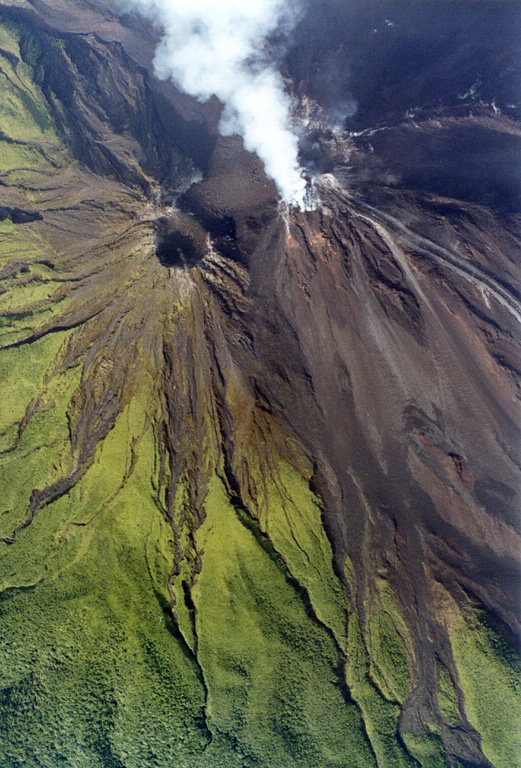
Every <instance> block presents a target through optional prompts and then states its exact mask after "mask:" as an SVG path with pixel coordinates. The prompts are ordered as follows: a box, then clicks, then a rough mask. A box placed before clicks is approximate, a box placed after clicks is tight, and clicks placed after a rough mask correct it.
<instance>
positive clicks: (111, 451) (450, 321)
mask: <svg viewBox="0 0 521 768" xmlns="http://www.w3.org/2000/svg"><path fill="white" fill-rule="evenodd" d="M17 6H18V7H17ZM31 8H32V9H33V10H31ZM78 8H79V7H78V6H77V5H76V4H74V3H69V2H67V3H64V4H63V9H62V10H63V13H61V14H60V18H59V19H56V18H55V17H54V16H52V15H51V14H50V12H49V9H48V6H47V5H46V3H34V4H32V3H31V4H28V3H20V4H18V3H17V4H12V3H7V4H6V3H4V4H2V5H1V6H0V9H1V20H2V38H1V43H0V48H1V49H2V50H1V51H0V56H1V59H0V63H1V77H2V85H1V87H2V92H3V93H4V94H5V99H4V100H3V102H2V105H3V106H2V108H3V114H4V117H3V120H2V137H1V138H2V144H1V153H0V166H1V167H0V173H1V175H0V183H1V185H2V186H1V189H0V193H1V194H0V210H1V211H5V212H6V215H5V216H4V215H2V221H1V222H0V256H1V259H2V261H1V264H0V270H1V271H0V278H1V283H0V285H2V287H3V288H4V291H3V293H2V295H1V296H0V299H1V300H2V306H1V313H2V314H1V317H2V327H1V330H2V336H1V338H0V344H1V349H0V366H1V370H2V380H3V388H4V395H3V404H4V407H3V410H2V417H1V418H2V422H1V435H2V444H1V450H2V455H1V467H0V469H1V472H2V480H1V485H2V488H4V489H5V490H4V491H3V497H2V509H1V510H0V512H1V513H2V514H1V517H0V523H1V533H0V536H1V539H2V540H1V542H0V547H1V552H0V555H1V558H2V560H1V562H2V571H1V574H2V581H1V589H2V592H1V595H0V596H1V603H0V609H1V611H2V633H3V642H4V647H5V649H6V653H5V654H4V655H3V658H2V677H3V683H2V701H1V713H2V716H1V717H2V719H1V720H0V734H1V739H2V750H3V754H4V756H5V757H4V762H5V764H6V765H7V766H16V765H19V764H21V763H22V762H24V763H25V764H26V765H30V766H40V765H45V766H51V767H54V766H55V765H58V764H65V765H72V766H75V765H78V766H79V765H85V764H87V763H88V764H89V766H90V765H92V766H96V765H99V766H100V767H101V766H117V767H118V768H120V767H121V766H125V768H127V766H128V767H130V766H132V767H134V766H135V767H136V768H137V767H138V766H143V765H148V764H150V765H158V766H166V765H171V764H173V763H175V765H177V766H183V765H186V766H194V765H200V766H207V767H208V768H216V766H226V767H227V768H229V767H233V766H237V767H238V766H253V765H259V766H273V767H275V766H277V768H281V767H283V768H286V766H287V767H288V768H290V766H291V767H293V766H295V767H296V766H298V767H299V768H305V767H307V766H309V765H319V766H321V768H329V766H331V768H333V766H338V767H340V766H342V767H344V766H349V767H350V768H351V767H352V766H357V767H358V768H366V766H367V767H369V766H371V768H373V767H374V766H378V768H385V767H386V766H389V767H391V766H418V765H421V766H423V768H430V767H431V766H440V767H441V766H447V765H451V766H458V765H460V766H490V765H493V766H495V767H496V768H511V767H512V766H515V765H517V764H518V762H519V755H520V754H521V751H520V750H519V744H518V736H516V735H515V734H513V733H512V731H513V728H512V719H513V716H512V714H511V713H512V712H514V710H515V708H516V707H517V705H518V701H517V697H516V693H515V691H516V685H517V683H516V680H517V678H516V676H515V675H518V671H516V670H518V667H517V666H516V664H517V661H516V657H515V654H514V651H513V650H512V648H513V647H515V645H516V642H517V640H516V638H518V637H519V619H520V617H519V606H518V600H517V594H518V590H519V563H518V560H519V537H520V532H519V518H518V514H517V510H518V508H519V506H518V500H517V494H518V491H519V472H520V468H519V454H518V445H519V429H518V425H517V415H518V411H517V402H518V398H519V371H520V368H519V362H518V347H517V338H518V333H519V320H520V318H521V307H520V303H519V285H518V276H517V273H516V263H517V259H518V253H519V241H518V237H517V233H516V230H515V228H514V227H513V226H512V223H511V220H510V219H509V218H508V217H507V216H506V214H505V212H504V211H503V212H502V213H498V212H497V211H493V210H492V209H491V208H490V206H487V205H485V204H484V202H487V201H481V202H480V201H476V200H475V199H472V200H470V201H469V200H467V199H466V198H465V197H464V196H462V197H463V198H464V199H458V198H457V197H451V196H450V195H447V196H443V195H442V194H440V192H439V190H435V189H434V190H433V189H431V188H427V189H425V190H423V191H421V192H419V191H418V190H417V189H414V185H412V186H407V185H406V188H405V189H402V190H399V189H397V188H396V186H395V185H393V184H391V185H387V184H382V183H381V179H380V177H378V181H377V182H375V183H373V182H371V180H369V181H368V180H367V179H361V178H360V167H361V166H362V165H363V163H364V158H365V157H366V153H367V152H368V151H369V150H368V149H367V147H366V146H365V145H364V144H363V141H364V139H363V138H362V139H357V138H356V137H349V136H344V137H343V143H341V146H340V148H338V147H337V148H336V149H335V152H336V151H338V152H340V155H341V156H340V157H336V159H333V161H330V167H329V168H328V170H329V171H332V173H328V174H323V175H321V176H320V177H318V178H317V180H316V184H317V186H318V187H319V189H320V199H321V205H320V207H319V208H318V210H316V211H313V212H308V213H299V212H295V211H290V212H288V211H281V210H280V209H279V208H278V206H277V200H276V196H275V190H274V188H273V185H272V184H270V183H268V182H267V181H266V179H265V178H264V176H263V174H262V169H261V167H260V165H259V163H258V161H257V160H256V159H255V158H252V157H251V156H249V155H247V154H246V153H245V152H244V150H243V149H242V147H241V145H240V142H239V141H238V140H237V139H236V138H231V139H219V138H218V137H217V136H216V135H215V133H214V130H215V114H214V112H212V107H206V106H199V105H192V106H191V107H190V109H191V110H192V111H191V112H190V111H189V110H188V107H186V108H185V104H184V100H183V97H182V96H180V95H179V94H176V93H175V91H174V89H173V88H171V87H170V86H163V85H159V84H157V83H156V82H155V81H154V80H153V79H151V77H150V75H149V74H148V73H147V72H146V70H145V69H143V68H142V67H141V64H142V63H143V62H144V61H145V60H146V55H145V54H144V53H143V51H145V50H149V48H151V42H150V38H147V37H146V35H145V33H144V32H143V43H142V45H143V48H139V47H138V48H136V57H137V59H138V60H139V61H140V62H141V64H139V65H138V64H137V63H136V61H134V60H133V59H132V58H131V57H130V56H129V49H128V47H127V49H126V51H125V44H124V41H125V40H128V38H129V36H138V35H139V34H141V33H139V27H138V25H137V22H136V20H135V19H130V20H127V22H126V23H127V26H121V25H119V23H118V22H117V20H116V19H115V18H114V17H113V16H112V15H111V12H110V10H109V9H107V7H106V6H105V4H98V6H97V7H96V6H94V5H93V9H92V10H89V11H88V12H87V11H86V10H85V9H81V8H79V9H78ZM100 9H101V10H103V9H105V10H104V11H103V14H101V15H97V14H98V13H101V10H100ZM93 20H94V21H95V22H96V24H97V25H98V26H97V27H96V34H85V30H84V29H83V27H82V24H83V25H86V24H87V23H89V24H92V23H93ZM136 30H137V31H136ZM147 34H148V33H147ZM115 40H116V41H117V40H121V41H123V47H122V45H120V44H119V42H114V41H115ZM317 109H318V108H317ZM483 114H484V117H483V120H485V122H484V123H482V129H483V131H484V134H485V137H491V136H497V135H498V134H502V133H505V132H509V135H511V136H513V137H516V140H517V137H518V128H517V124H516V123H515V122H514V121H513V119H512V118H511V117H507V116H505V115H499V116H498V115H492V114H490V110H488V111H487V109H486V108H484V112H483ZM453 119H454V120H455V118H451V120H453ZM430 120H431V118H430V116H429V117H426V119H425V123H420V125H419V127H418V128H411V127H410V126H408V127H406V128H404V127H403V126H402V128H399V130H400V131H402V132H404V133H405V134H406V135H409V132H414V131H415V130H418V131H420V132H423V135H428V133H429V131H431V130H434V129H433V128H432V125H431V122H430ZM190 124H191V129H192V131H191V132H192V134H193V135H194V136H196V137H197V140H198V141H195V140H194V138H193V137H192V138H191V139H188V138H187V137H188V135H189V134H190V130H188V128H187V126H190ZM474 126H475V117H472V118H471V117H470V116H468V115H467V116H464V117H462V118H461V121H460V122H451V121H450V120H449V122H447V123H444V124H443V128H442V130H446V131H448V132H451V131H453V130H458V131H459V130H461V131H467V130H468V131H472V130H474ZM319 129H320V130H318V129H317V130H318V133H317V140H316V143H317V150H316V151H317V152H318V155H319V157H322V154H324V155H325V154H327V152H328V151H329V149H328V147H330V146H331V142H330V139H328V135H329V134H328V132H327V129H324V128H323V127H322V128H320V126H319ZM397 130H398V129H397ZM212 137H213V138H212ZM513 140H514V139H513ZM328 141H329V142H330V143H329V144H328ZM200 145H201V146H200ZM375 146H377V147H378V146H379V147H381V153H382V157H383V161H382V162H384V163H391V160H389V150H387V149H386V147H385V142H383V143H382V144H381V145H377V144H375ZM335 147H336V145H335ZM342 153H344V154H342ZM328 162H329V161H328ZM394 162H396V163H398V162H399V158H395V159H394ZM201 179H202V180H201ZM194 181H195V184H193V185H192V186H190V185H191V184H192V182H194ZM165 243H166V245H165ZM6 404H7V407H5V406H6ZM516 761H517V762H516Z"/></svg>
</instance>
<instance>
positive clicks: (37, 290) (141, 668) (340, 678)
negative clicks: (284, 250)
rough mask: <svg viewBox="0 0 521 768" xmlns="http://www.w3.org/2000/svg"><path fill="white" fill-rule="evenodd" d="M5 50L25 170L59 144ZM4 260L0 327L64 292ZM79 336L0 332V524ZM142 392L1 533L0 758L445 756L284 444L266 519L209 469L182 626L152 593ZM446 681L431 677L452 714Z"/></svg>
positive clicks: (160, 583) (482, 661) (474, 643)
mask: <svg viewBox="0 0 521 768" xmlns="http://www.w3.org/2000/svg"><path fill="white" fill-rule="evenodd" d="M19 34H20V29H18V28H17V27H14V26H10V25H6V26H4V27H3V28H1V31H0V48H3V49H4V50H7V51H9V52H11V53H12V54H14V55H15V56H17V57H19V56H20V50H19V47H18V42H17V39H18V36H19ZM31 45H36V42H35V41H30V40H29V41H26V46H28V48H30V46H31ZM0 68H1V73H0V88H1V91H2V100H1V101H0V112H1V121H0V123H1V125H2V134H1V136H0V173H1V174H2V177H3V178H4V180H8V182H9V183H10V184H11V185H13V186H16V185H17V184H22V182H24V184H25V183H27V182H30V181H31V179H33V178H34V177H35V176H36V175H42V174H43V175H45V174H47V173H48V174H52V173H55V172H56V169H59V168H60V167H65V166H66V165H67V164H68V163H70V162H71V159H70V157H69V156H68V153H67V151H66V149H65V147H64V146H63V145H62V144H61V143H60V139H59V136H58V135H57V133H56V131H55V130H54V129H53V126H52V120H51V118H50V114H49V111H48V108H47V105H46V102H45V99H44V98H43V96H42V94H41V92H40V91H39V89H38V87H37V86H36V85H35V84H34V82H33V78H32V72H31V69H30V67H29V66H28V65H27V64H24V63H23V62H20V63H19V64H16V65H15V64H14V63H13V60H12V59H10V58H8V57H7V58H6V57H5V56H2V55H0ZM20 189H22V187H20ZM27 194H28V195H29V194H30V193H29V192H27ZM39 232H40V230H39V229H38V225H37V224H35V225H32V224H24V225H13V224H11V223H10V222H9V221H4V222H0V269H1V268H3V267H4V266H8V267H9V266H12V265H13V263H14V262H16V261H17V260H20V258H21V257H22V256H23V257H27V258H29V259H32V260H35V259H41V258H43V257H47V256H48V254H49V245H48V244H47V243H46V242H45V241H42V239H41V237H40V235H39ZM33 272H34V273H35V274H37V279H34V280H28V278H29V277H31V275H32V274H33ZM13 275H14V279H13V280H12V281H11V284H10V286H9V291H7V292H6V293H4V294H3V295H1V296H0V300H1V302H2V304H1V305H0V312H3V315H2V316H1V318H0V319H1V327H0V332H1V334H2V335H1V343H2V344H6V343H12V342H13V341H16V340H17V339H21V338H23V337H25V336H26V334H27V333H28V332H30V330H31V328H33V327H34V325H35V323H41V322H42V319H47V318H49V317H52V315H53V313H54V312H55V311H56V307H57V306H58V304H59V302H60V299H59V296H58V297H56V296H55V294H54V293H53V292H54V291H55V288H56V285H55V284H53V282H52V279H51V277H52V276H51V275H50V273H49V270H48V268H47V267H46V266H45V265H38V269H37V270H36V268H35V269H34V270H33V267H32V265H30V267H29V272H27V271H24V272H19V271H17V270H16V269H15V270H14V272H13ZM73 333H75V331H59V332H56V333H54V334H52V335H49V336H46V337H44V338H43V339H41V340H39V341H35V342H33V343H31V344H23V345H21V346H15V347H12V348H8V349H0V378H1V382H2V399H1V405H2V408H1V410H0V450H1V451H2V454H1V455H0V488H2V495H1V501H0V536H6V537H8V536H9V535H10V533H11V532H12V530H13V528H14V527H15V526H16V525H17V524H18V523H19V522H20V521H21V520H23V518H24V515H25V511H26V509H27V506H28V503H29V499H30V496H31V492H32V490H33V489H34V488H43V487H45V486H47V485H50V484H51V483H53V482H55V481H56V480H58V479H59V478H60V477H63V476H64V475H65V474H67V473H68V472H70V470H71V467H72V465H73V463H74V456H73V453H72V451H71V447H70V442H69V427H70V424H69V411H70V401H71V398H73V396H74V394H75V393H76V392H77V390H78V387H79V386H80V383H81V376H82V361H78V363H77V364H76V365H75V366H74V367H69V368H67V367H65V368H64V369H62V368H61V367H60V366H59V361H60V360H61V359H62V358H63V355H64V353H65V350H66V349H67V344H68V343H69V341H70V338H71V334H73ZM153 410H154V388H153V382H152V381H151V380H150V379H149V378H147V375H145V374H143V375H142V377H141V379H140V382H139V386H138V387H136V389H135V393H134V396H133V399H132V400H131V402H130V403H129V404H127V405H126V406H125V407H124V409H123V411H122V412H121V413H120V415H119V417H118V418H117V420H116V423H115V426H114V428H113V429H112V430H111V431H110V432H109V433H108V436H107V437H106V438H105V439H104V440H103V441H102V442H100V443H99V444H98V447H97V450H96V453H95V456H94V460H93V463H92V465H91V466H90V468H89V469H88V470H87V472H86V474H85V475H84V476H83V477H82V478H81V479H80V480H79V482H78V483H77V484H76V485H75V486H74V488H73V489H72V490H70V491H69V492H68V493H66V494H65V495H63V496H61V497H60V498H59V499H57V500H56V501H54V502H53V503H52V504H49V505H48V506H44V507H42V508H41V509H39V510H38V512H37V514H36V516H35V518H34V520H33V522H32V523H31V524H30V525H29V526H28V527H27V528H25V529H24V530H22V531H20V532H19V534H18V535H17V538H16V541H15V543H13V544H6V543H0V612H1V620H0V644H1V646H2V648H3V652H2V654H1V655H0V752H1V754H2V768H14V767H15V766H22V765H23V766H25V767H26V768H38V767H39V766H45V767H46V768H55V767H56V766H61V765H64V766H71V767H76V768H80V766H81V767H82V768H83V766H89V768H91V767H92V768H96V767H99V768H111V767H112V766H114V767H115V768H123V767H124V768H142V767H143V766H147V767H148V766H161V767H163V766H165V767H166V766H169V767H170V766H176V768H183V766H187V768H188V767H190V768H195V766H196V765H199V766H200V767H201V768H220V767H225V768H234V766H237V768H238V767H239V766H264V767H266V768H268V767H269V768H297V767H299V768H307V766H311V765H313V766H317V767H318V768H374V766H376V764H377V763H378V766H379V767H380V768H408V767H409V766H413V765H415V766H417V765H419V764H420V765H422V766H423V768H438V767H439V768H441V767H442V766H444V765H446V763H445V761H444V759H443V757H442V755H441V752H440V748H439V739H438V737H437V734H436V733H434V732H433V733H432V735H431V736H430V737H428V736H423V737H418V736H416V737H413V736H411V737H410V738H409V737H408V738H407V739H406V740H405V741H406V745H407V747H408V748H409V750H410V752H411V753H412V754H413V755H415V757H416V760H417V762H415V761H414V760H413V759H412V758H411V757H410V755H409V754H408V753H407V751H406V750H405V749H404V747H403V745H401V744H400V742H399V740H398V739H397V738H396V731H397V721H398V715H399V712H400V706H399V705H400V703H402V702H403V701H404V699H405V697H406V695H407V691H408V686H409V668H408V662H407V658H408V656H410V653H411V652H410V649H409V648H408V640H407V632H406V628H405V626H404V622H403V619H402V618H401V616H400V613H399V611H398V609H397V606H396V601H395V599H394V598H393V595H392V593H391V592H390V590H389V587H388V585H387V584H386V583H385V582H383V581H382V582H381V583H379V585H378V588H377V591H376V593H375V597H374V602H373V608H372V610H371V611H369V613H368V615H369V619H368V623H367V627H366V633H367V637H366V638H365V642H364V640H363V639H362V634H361V631H360V626H359V621H358V618H357V616H356V612H355V611H354V609H353V606H350V605H349V600H348V596H347V592H346V591H345V589H344V586H343V585H342V584H341V583H340V581H339V580H338V579H337V577H336V576H335V574H334V573H333V569H332V565H331V562H332V555H331V549H330V545H329V542H328V540H327V537H326V535H325V533H324V530H323V527H322V523H321V509H320V503H319V501H318V500H317V499H316V497H315V496H314V495H313V494H312V493H311V492H310V490H309V485H308V482H307V479H306V477H305V473H303V475H301V474H299V473H297V472H296V471H295V470H292V469H291V468H290V467H288V466H287V465H286V464H283V463H282V462H281V463H280V464H279V465H278V467H277V468H276V469H275V470H273V468H271V469H272V474H270V473H269V472H268V473H267V474H268V479H266V478H262V482H261V480H260V478H259V479H258V480H259V482H258V487H259V488H260V487H261V486H262V485H264V487H265V492H264V495H263V496H262V498H260V499H259V508H258V509H257V510H254V511H255V512H256V513H257V516H258V519H253V518H249V517H248V516H247V515H246V513H245V512H244V511H241V510H239V509H236V508H235V507H234V506H233V505H232V504H231V503H230V501H229V499H228V498H227V495H226V492H225V489H224V486H223V484H222V482H221V480H220V479H219V477H218V475H217V474H214V475H213V477H212V479H211V482H210V485H209V489H208V494H207V497H206V501H205V504H204V508H205V514H206V518H205V520H204V523H203V525H202V526H201V527H200V528H199V530H198V531H197V533H196V545H197V548H198V550H199V551H200V552H201V553H202V558H201V570H200V573H199V575H198V576H197V577H196V578H195V581H194V584H193V587H192V594H191V599H192V601H193V605H190V604H188V603H187V602H185V601H183V600H182V599H181V597H180V594H179V589H178V587H177V593H178V605H177V612H178V615H179V622H180V630H181V631H179V630H178V629H177V627H176V626H175V625H174V622H173V621H172V619H171V618H170V614H169V613H168V611H165V610H164V609H165V608H166V607H167V606H168V603H169V599H170V596H169V593H168V588H167V585H168V581H169V575H170V572H171V568H172V560H173V550H172V544H171V538H172V530H171V527H170V525H169V523H168V521H167V520H166V519H165V517H164V516H163V514H162V513H161V511H160V509H159V508H158V503H157V501H158V500H157V498H156V495H157V494H156V489H157V487H158V486H159V485H160V483H158V479H157V471H158V466H159V464H160V462H159V461H158V451H159V445H158V440H157V435H156V432H155V428H154V419H153V418H152V417H153ZM252 465H255V462H252ZM180 493H181V495H182V487H181V488H180ZM186 498H188V496H186ZM190 572H191V570H190V568H188V567H186V568H185V570H183V571H182V573H181V576H180V578H182V577H183V576H184V575H188V574H189V573H190ZM348 615H349V620H348ZM181 632H182V634H181ZM477 632H478V630H475V632H474V633H470V634H468V633H464V632H461V633H460V634H459V635H458V636H457V637H456V638H455V639H454V647H455V652H456V657H457V661H458V664H459V668H460V675H461V682H462V685H463V688H464V690H465V694H466V698H467V703H468V709H469V718H470V719H471V722H473V723H474V724H475V725H476V727H479V728H480V729H481V730H482V732H483V734H484V748H485V750H486V752H487V754H488V755H489V757H490V759H491V760H492V761H493V762H494V764H495V765H497V768H506V767H507V765H508V766H509V768H510V766H513V765H514V763H513V762H507V760H509V759H510V758H513V755H512V754H510V753H509V752H508V749H512V748H506V747H504V746H503V745H502V740H503V739H504V735H501V736H498V735H495V734H496V731H495V729H496V719H497V718H495V717H493V716H492V715H491V714H490V713H491V712H492V711H496V709H497V708H496V701H495V700H494V698H497V697H491V695H490V692H489V693H487V687H486V685H487V684H486V682H485V681H486V679H487V678H486V677H485V675H484V674H483V670H484V669H485V667H486V665H487V663H488V661H487V660H488V659H489V658H490V654H489V652H488V651H487V649H486V647H485V645H483V643H484V642H485V641H484V640H483V638H482V636H481V635H479V636H478V635H477V634H476V633H477ZM487 637H488V636H487ZM194 651H197V657H196V656H195V654H194ZM494 658H495V657H494ZM504 668H505V667H504V665H502V664H501V663H500V661H498V662H497V665H496V666H494V667H491V668H489V670H488V674H489V676H490V674H492V675H493V677H494V683H495V685H496V690H497V691H498V695H499V693H501V695H502V693H503V692H507V693H508V691H510V689H511V679H506V678H505V679H503V677H504ZM346 681H347V685H348V686H349V690H350V693H349V692H348V691H347V687H346V685H345V683H346ZM499 681H501V683H499ZM449 682H450V681H447V680H443V682H442V683H441V684H440V690H441V691H442V692H443V693H442V700H443V707H444V708H445V710H446V711H447V715H450V717H452V718H455V717H457V713H455V705H454V695H453V692H451V690H450V685H449ZM498 686H499V687H498ZM488 690H489V691H490V688H489V689H488ZM443 697H445V698H443ZM509 701H510V700H509ZM440 703H441V701H440ZM498 733H501V731H498ZM506 741H508V739H506ZM370 742H371V743H370Z"/></svg>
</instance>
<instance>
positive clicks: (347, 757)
mask: <svg viewBox="0 0 521 768" xmlns="http://www.w3.org/2000/svg"><path fill="white" fill-rule="evenodd" d="M206 513H207V518H206V520H205V522H204V524H203V526H202V527H201V528H200V529H199V531H198V534H197V545H198V548H199V549H200V550H201V551H202V552H203V553H204V554H203V565H202V571H201V574H200V576H199V578H198V580H197V582H196V586H195V588H194V590H193V599H194V603H195V605H196V608H197V622H196V627H197V635H198V638H199V646H198V658H199V660H200V663H201V667H202V669H203V672H204V677H205V681H206V685H207V687H208V710H207V714H208V723H209V727H210V729H211V730H212V732H213V733H214V741H212V744H211V746H210V747H209V749H208V753H207V755H206V756H205V761H204V762H203V763H202V765H204V766H212V767H213V766H214V765H215V766H220V765H223V766H224V765H226V766H233V765H238V766H239V765H250V764H251V765H253V764H259V763H258V762H255V761H260V764H261V765H265V766H273V768H276V767H277V768H278V767H279V766H285V768H292V767H293V766H302V768H304V767H305V766H306V767H307V766H309V765H310V764H312V765H317V766H321V768H329V767H330V766H331V767H332V766H350V767H352V768H357V767H359V768H362V767H365V766H373V765H374V764H375V763H374V759H373V757H372V755H371V750H370V748H369V746H368V744H367V741H366V739H365V737H364V735H363V727H362V722H361V718H360V713H359V711H358V708H357V707H356V706H355V705H354V704H353V703H350V702H348V701H346V700H345V698H344V694H343V681H342V672H341V666H340V665H341V657H340V654H339V651H338V649H337V647H336V645H335V642H334V640H333V638H332V637H331V636H330V634H329V633H328V632H327V631H326V630H325V629H324V628H323V627H321V626H320V625H318V624H317V623H316V622H315V621H313V619H312V618H311V617H310V616H309V615H308V613H307V612H306V606H305V603H304V601H303V599H302V598H301V596H300V595H299V594H298V592H296V591H295V589H294V587H293V586H292V584H291V583H289V582H288V578H287V572H286V569H285V568H284V566H283V565H282V564H281V563H280V561H277V559H276V558H274V557H272V556H270V554H269V552H267V551H266V550H265V549H263V548H261V547H260V546H259V543H258V541H257V539H256V537H255V536H254V534H253V533H252V531H251V530H250V529H249V528H248V527H246V526H245V525H244V524H243V523H242V522H241V519H240V517H239V516H238V514H237V512H236V511H235V510H234V508H233V507H232V506H231V504H230V503H229V501H228V499H227V497H226V494H225V492H224V489H223V486H222V484H221V482H220V480H218V478H214V479H213V480H212V481H211V484H210V488H209V493H208V499H207V502H206ZM226 745H227V746H226ZM232 745H234V750H233V751H234V754H235V758H232V757H231V755H230V754H229V753H230V749H231V746H232ZM222 750H224V751H222ZM221 751H222V754H219V753H220V752H221ZM227 754H228V755H229V756H228V758H227V757H226V755H227ZM241 761H242V762H241Z"/></svg>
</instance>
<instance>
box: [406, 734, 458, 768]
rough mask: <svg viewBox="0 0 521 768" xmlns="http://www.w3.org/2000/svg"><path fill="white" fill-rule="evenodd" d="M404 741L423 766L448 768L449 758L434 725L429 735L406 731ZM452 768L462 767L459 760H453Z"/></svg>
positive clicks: (422, 767) (427, 767)
mask: <svg viewBox="0 0 521 768" xmlns="http://www.w3.org/2000/svg"><path fill="white" fill-rule="evenodd" d="M403 740H404V743H405V745H406V747H407V749H408V750H409V752H410V753H411V755H412V756H413V757H414V758H415V759H416V760H417V761H418V763H419V765H421V768H447V765H448V763H447V758H446V757H445V753H444V751H443V746H442V743H441V739H440V737H439V735H438V733H437V732H436V729H435V728H434V727H433V728H432V732H431V734H429V735H426V734H424V735H421V736H420V735H415V734H412V733H406V734H404V736H403ZM451 768H460V763H459V762H454V761H453V762H452V764H451Z"/></svg>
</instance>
